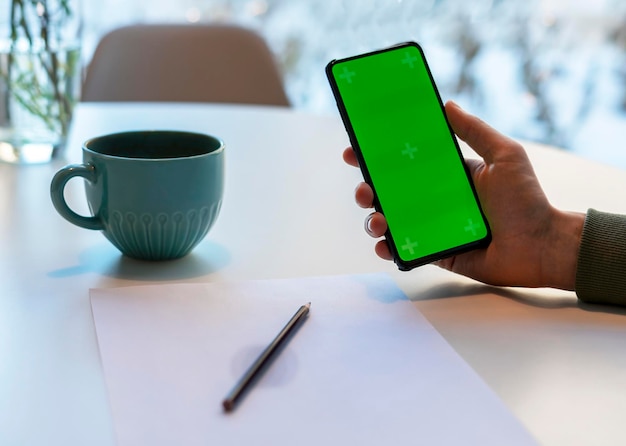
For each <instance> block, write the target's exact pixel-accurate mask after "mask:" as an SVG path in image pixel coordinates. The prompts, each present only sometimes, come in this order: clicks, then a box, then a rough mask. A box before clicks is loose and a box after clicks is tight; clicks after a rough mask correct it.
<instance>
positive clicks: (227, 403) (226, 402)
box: [222, 400, 233, 412]
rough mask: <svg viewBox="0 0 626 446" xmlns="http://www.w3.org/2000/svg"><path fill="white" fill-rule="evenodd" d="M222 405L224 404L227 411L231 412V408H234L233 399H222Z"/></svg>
mask: <svg viewBox="0 0 626 446" xmlns="http://www.w3.org/2000/svg"><path fill="white" fill-rule="evenodd" d="M222 406H224V411H225V412H230V411H231V410H233V402H232V401H231V400H224V401H222Z"/></svg>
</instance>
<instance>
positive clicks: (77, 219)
mask: <svg viewBox="0 0 626 446" xmlns="http://www.w3.org/2000/svg"><path fill="white" fill-rule="evenodd" d="M74 177H82V178H84V179H86V180H87V181H89V182H90V183H95V182H96V179H97V177H96V168H95V166H94V165H92V164H71V165H69V166H65V167H64V168H62V169H61V170H59V171H58V172H57V173H56V174H55V175H54V177H53V178H52V183H51V184H50V198H52V204H53V205H54V208H55V209H56V210H57V212H58V213H59V214H61V217H63V218H65V219H66V220H67V221H69V222H70V223H73V224H75V225H76V226H80V227H81V228H86V229H94V230H98V231H99V230H102V229H104V224H103V223H102V220H100V218H99V217H83V216H82V215H78V214H77V213H76V212H74V211H73V210H71V209H70V207H69V206H68V205H67V202H66V201H65V197H64V195H63V192H64V191H65V185H66V184H67V182H68V181H69V180H71V179H72V178H74Z"/></svg>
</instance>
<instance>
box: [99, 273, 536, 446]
mask: <svg viewBox="0 0 626 446" xmlns="http://www.w3.org/2000/svg"><path fill="white" fill-rule="evenodd" d="M90 293H91V304H92V309H93V315H94V320H95V325H96V331H97V336H98V343H99V346H100V354H101V358H102V364H103V367H104V374H105V379H106V384H107V389H108V393H109V399H110V403H111V408H112V415H113V421H114V426H115V431H116V438H117V442H118V445H119V446H138V445H150V446H158V445H186V446H194V445H203V446H204V445H220V446H226V445H254V444H264V445H265V444H267V445H273V446H280V445H293V444H297V445H304V446H306V445H311V446H320V445H359V446H366V445H415V444H427V445H459V444H463V445H480V446H488V445H498V446H500V445H503V444H506V445H508V446H514V445H529V444H535V442H534V440H533V439H532V438H531V437H530V435H529V434H528V433H527V432H526V430H525V429H524V428H523V427H522V426H521V425H520V423H519V422H518V421H517V420H516V419H515V418H514V417H513V416H512V414H511V413H510V412H509V411H508V410H507V408H506V407H505V406H504V405H503V403H502V402H501V401H500V400H499V399H498V398H497V396H496V395H495V394H494V393H493V392H492V391H491V390H490V389H489V388H488V387H487V386H486V384H484V382H483V381H482V380H481V379H480V378H479V377H478V376H477V375H476V374H475V372H474V371H473V370H472V369H471V368H470V367H469V366H468V365H467V364H466V363H465V362H464V361H463V360H462V359H461V358H460V357H459V356H458V355H457V354H456V352H455V351H454V350H453V349H452V348H451V347H450V346H449V345H448V344H447V343H446V342H445V340H444V339H443V338H442V337H441V336H440V335H439V333H438V332H437V331H436V330H435V329H434V328H433V327H432V326H431V325H430V324H429V323H428V321H427V320H426V319H425V318H424V317H423V316H422V315H421V314H420V313H419V311H418V310H417V309H416V308H415V306H414V305H413V304H412V303H411V302H410V301H408V300H407V299H406V297H405V296H404V294H403V293H402V292H401V291H400V290H399V289H398V288H397V286H396V285H395V283H394V282H393V281H392V279H390V278H389V277H388V276H386V275H365V276H337V277H322V278H305V279H285V280H268V281H250V282H238V283H211V284H174V285H150V286H139V287H128V288H115V289H94V290H91V292H90ZM306 302H311V311H310V313H309V316H308V318H307V320H306V321H305V322H304V323H303V324H302V325H301V326H300V327H299V329H298V331H297V332H296V333H295V336H293V337H292V338H291V340H290V342H289V344H288V345H287V346H286V348H285V349H284V350H283V351H282V352H281V354H280V355H279V356H278V357H277V358H276V360H275V361H274V362H273V363H272V364H271V367H269V369H268V370H267V371H266V373H265V374H264V375H263V376H262V378H261V379H260V380H259V381H258V382H257V383H256V385H255V386H254V388H252V389H251V391H250V392H249V393H248V394H247V395H246V396H245V398H244V399H243V400H242V401H241V402H240V405H239V406H238V407H237V408H236V410H235V411H234V412H232V413H224V412H223V410H222V405H221V402H222V400H223V399H224V397H225V396H226V394H227V393H228V392H229V391H230V389H231V388H232V387H233V386H234V384H235V383H236V382H237V380H238V379H239V378H240V377H241V376H242V374H243V372H244V371H245V370H246V368H247V367H248V366H249V365H250V364H251V363H252V362H253V361H254V359H256V357H257V356H258V354H259V353H260V352H261V351H262V350H263V349H264V348H265V347H266V346H267V345H268V344H269V343H270V342H271V340H272V339H273V338H274V337H275V336H276V334H277V333H278V332H279V331H280V330H281V329H282V327H283V326H284V325H285V324H286V323H287V321H288V320H289V319H290V318H291V316H292V315H293V314H294V313H295V312H296V311H297V309H298V308H299V307H300V305H302V304H304V303H306Z"/></svg>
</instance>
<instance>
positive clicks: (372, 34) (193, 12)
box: [83, 0, 626, 168]
mask: <svg viewBox="0 0 626 446" xmlns="http://www.w3.org/2000/svg"><path fill="white" fill-rule="evenodd" d="M83 14H84V19H85V32H84V38H85V48H84V52H85V53H84V55H85V58H89V57H90V55H91V52H92V51H93V49H94V48H95V45H96V43H97V41H98V39H99V38H100V37H101V36H102V35H103V34H104V33H106V32H107V31H109V30H110V29H112V28H115V27H118V26H121V25H126V24H131V23H138V22H143V23H170V22H187V23H210V22H227V23H238V24H241V25H244V26H247V27H250V28H253V29H255V30H257V31H258V32H259V33H261V34H262V35H263V36H264V37H265V39H266V40H267V42H268V44H269V45H270V47H271V48H272V49H273V51H274V52H275V54H276V57H277V60H278V61H279V63H280V65H281V67H282V70H283V73H284V80H285V83H286V88H287V91H288V94H289V96H290V100H291V102H292V104H293V106H294V107H295V108H297V109H301V110H307V111H311V112H315V113H327V114H331V113H337V112H336V109H335V104H334V100H333V98H332V96H331V94H330V90H329V88H328V85H327V82H326V79H325V75H324V66H325V65H326V63H327V62H328V61H329V60H331V59H333V58H338V57H344V56H349V55H352V54H355V53H358V52H363V51H367V50H372V49H378V48H381V47H385V46H388V45H391V44H394V43H398V42H402V41H406V40H415V41H417V42H419V43H420V44H421V45H422V46H423V48H424V50H425V53H426V56H427V58H428V59H429V62H430V65H431V70H432V72H433V76H434V77H435V79H436V81H437V84H438V86H439V89H440V93H441V96H442V98H443V99H444V101H445V100H447V99H454V100H456V101H457V102H459V103H460V104H461V105H462V106H464V107H466V108H467V109H468V110H470V111H471V112H473V113H474V114H477V115H479V116H480V117H481V118H483V119H484V120H486V121H488V122H489V123H491V124H492V125H493V126H494V127H496V128H498V129H499V130H501V131H502V132H505V133H507V134H509V135H512V136H514V137H516V138H519V139H523V140H529V141H534V142H541V143H545V144H550V145H555V146H558V147H560V148H562V149H564V150H570V151H573V152H576V153H579V154H580V155H582V156H585V157H588V158H590V159H594V160H597V161H601V162H604V163H609V164H613V165H615V166H618V167H621V168H626V1H624V0H351V1H348V0H324V1H322V0H177V1H175V2H172V1H169V0H151V1H147V0H99V1H97V2H95V1H89V0H85V1H84V2H83Z"/></svg>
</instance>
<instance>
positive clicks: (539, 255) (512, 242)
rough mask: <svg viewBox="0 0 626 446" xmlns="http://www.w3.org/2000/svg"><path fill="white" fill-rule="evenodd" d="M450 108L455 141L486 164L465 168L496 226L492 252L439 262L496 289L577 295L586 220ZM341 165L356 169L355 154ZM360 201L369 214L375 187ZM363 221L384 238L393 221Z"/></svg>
mask: <svg viewBox="0 0 626 446" xmlns="http://www.w3.org/2000/svg"><path fill="white" fill-rule="evenodd" d="M445 108H446V115H447V117H448V120H449V122H450V125H451V126H452V129H453V130H454V132H455V133H456V135H457V136H458V137H459V138H460V139H462V140H463V141H465V142H466V143H467V144H468V145H469V146H470V147H471V148H472V149H474V151H475V152H476V153H477V154H478V155H480V156H481V157H482V160H476V159H468V160H466V164H467V166H468V167H469V170H470V173H471V175H472V179H473V180H474V185H475V187H476V192H477V193H478V197H479V199H480V202H481V205H482V207H483V211H484V212H485V215H486V216H487V220H488V221H489V224H490V226H491V230H492V241H491V243H490V244H489V246H488V247H486V248H483V249H477V250H473V251H470V252H468V253H464V254H461V255H457V256H453V257H450V258H447V259H444V260H440V261H438V262H435V263H436V264H437V265H439V266H441V267H442V268H445V269H448V270H450V271H453V272H456V273H459V274H462V275H464V276H468V277H471V278H474V279H476V280H479V281H481V282H485V283H488V284H491V285H502V286H525V287H541V286H547V287H554V288H561V289H567V290H573V289H574V283H575V275H576V261H577V255H578V247H579V245H580V237H581V233H582V227H583V223H584V220H585V215H584V214H581V213H571V212H563V211H560V210H558V209H556V208H554V207H553V206H552V205H551V204H550V202H549V201H548V199H547V198H546V196H545V194H544V192H543V190H542V189H541V185H540V184H539V181H538V180H537V177H536V175H535V172H534V170H533V167H532V165H531V163H530V160H529V159H528V156H527V155H526V152H525V151H524V148H523V147H522V146H521V145H520V144H519V143H517V142H516V141H514V140H512V139H510V138H508V137H506V136H504V135H502V134H500V133H498V132H497V131H495V130H494V129H493V128H491V127H490V126H488V125H487V124H486V123H484V122H483V121H481V120H480V119H478V118H476V117H475V116H472V115H470V114H468V113H466V112H465V111H464V110H462V109H461V108H460V107H459V106H458V105H456V104H454V103H452V102H448V103H447V104H446V107H445ZM343 158H344V161H345V162H346V163H348V164H350V165H352V166H358V161H357V159H356V156H355V154H354V151H353V150H352V148H350V147H348V148H347V149H346V150H345V151H344V153H343ZM355 199H356V202H357V204H358V205H359V206H361V207H364V208H371V207H372V206H373V201H374V193H373V191H372V189H371V187H370V186H369V185H367V184H366V183H360V184H359V185H358V186H357V189H356V191H355ZM365 222H366V225H365V226H366V230H367V232H368V233H369V234H370V235H371V236H372V237H374V238H380V237H383V236H384V234H385V232H386V230H387V222H386V220H385V217H384V216H383V215H382V214H380V213H378V212H373V213H372V214H370V215H369V216H368V217H367V219H366V221H365ZM375 251H376V254H378V256H379V257H381V258H383V259H387V260H391V258H392V257H391V253H390V251H389V247H388V245H387V243H386V241H385V240H380V241H379V242H378V243H377V244H376V247H375Z"/></svg>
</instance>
